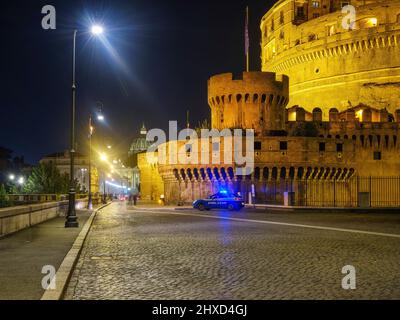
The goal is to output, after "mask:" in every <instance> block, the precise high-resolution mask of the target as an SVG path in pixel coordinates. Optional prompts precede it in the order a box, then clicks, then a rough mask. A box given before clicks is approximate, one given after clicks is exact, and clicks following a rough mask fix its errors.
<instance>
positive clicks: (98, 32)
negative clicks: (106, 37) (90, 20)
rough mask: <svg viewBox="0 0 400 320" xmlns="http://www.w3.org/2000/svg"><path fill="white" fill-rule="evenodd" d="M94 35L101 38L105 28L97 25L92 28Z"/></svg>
mask: <svg viewBox="0 0 400 320" xmlns="http://www.w3.org/2000/svg"><path fill="white" fill-rule="evenodd" d="M91 31H92V34H93V35H95V36H99V35H101V34H102V33H103V32H104V28H103V27H102V26H101V25H98V24H95V25H93V26H92V30H91Z"/></svg>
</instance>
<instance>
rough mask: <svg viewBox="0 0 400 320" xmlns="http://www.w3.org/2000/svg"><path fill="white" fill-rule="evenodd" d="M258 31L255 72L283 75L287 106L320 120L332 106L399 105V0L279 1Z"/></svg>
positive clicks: (267, 14) (394, 107) (344, 107)
mask: <svg viewBox="0 0 400 320" xmlns="http://www.w3.org/2000/svg"><path fill="white" fill-rule="evenodd" d="M347 4H351V5H353V6H354V7H355V19H353V20H349V19H348V18H349V16H348V13H347V12H345V13H342V12H341V8H342V6H343V5H347ZM352 21H354V23H351V22H352ZM344 27H346V28H344ZM347 27H348V28H347ZM261 33H262V43H261V46H262V70H263V71H272V72H276V73H278V74H285V75H287V76H289V78H290V99H289V106H294V105H298V106H301V107H303V108H305V109H306V110H307V111H310V112H311V111H312V109H313V108H316V107H319V108H321V110H322V112H323V118H324V119H328V113H329V109H330V108H333V107H335V108H337V109H338V110H339V111H344V110H346V109H347V108H351V107H354V106H357V105H359V104H364V105H367V106H370V107H374V108H378V109H382V108H387V110H388V111H389V112H390V113H391V114H392V115H394V113H395V110H396V109H398V108H399V107H400V49H399V48H400V47H399V43H400V1H398V0H385V1H354V0H347V1H339V0H329V1H328V0H316V1H301V0H300V1H299V0H280V1H278V2H277V3H276V4H275V5H274V6H273V7H272V8H271V9H270V10H269V11H268V12H267V13H266V14H265V15H264V17H263V18H262V21H261Z"/></svg>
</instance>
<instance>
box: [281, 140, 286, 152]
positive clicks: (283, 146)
mask: <svg viewBox="0 0 400 320" xmlns="http://www.w3.org/2000/svg"><path fill="white" fill-rule="evenodd" d="M279 150H281V151H286V150H287V141H280V142H279Z"/></svg>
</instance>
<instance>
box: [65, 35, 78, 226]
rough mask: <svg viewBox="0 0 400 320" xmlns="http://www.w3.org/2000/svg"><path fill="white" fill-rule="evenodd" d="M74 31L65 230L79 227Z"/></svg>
mask: <svg viewBox="0 0 400 320" xmlns="http://www.w3.org/2000/svg"><path fill="white" fill-rule="evenodd" d="M77 32H78V31H77V30H74V39H73V51H72V110H71V145H70V147H71V149H70V151H69V157H70V166H69V177H70V180H69V197H68V212H67V221H65V227H66V228H77V227H79V223H78V218H77V217H76V211H75V175H74V170H75V169H74V165H75V163H74V158H75V111H76V110H75V109H76V82H75V67H76V34H77Z"/></svg>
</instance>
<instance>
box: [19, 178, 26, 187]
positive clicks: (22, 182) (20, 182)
mask: <svg viewBox="0 0 400 320" xmlns="http://www.w3.org/2000/svg"><path fill="white" fill-rule="evenodd" d="M24 182H25V179H24V177H20V178H19V179H18V184H20V185H21V186H22V185H23V184H24Z"/></svg>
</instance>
